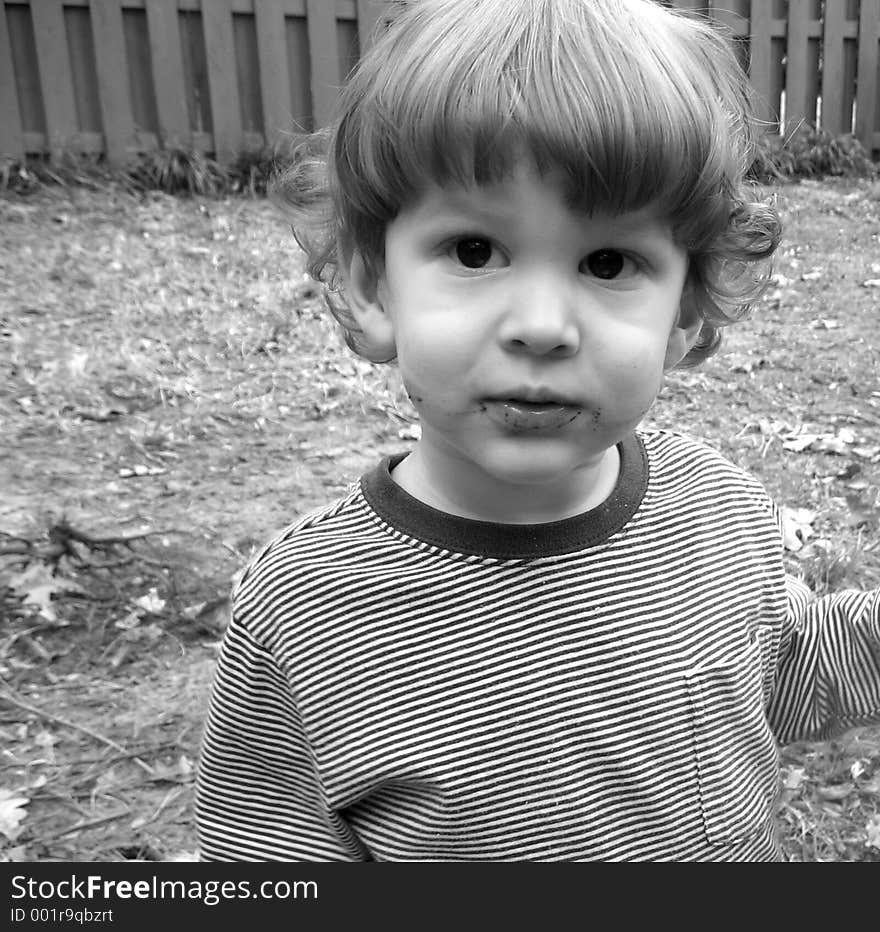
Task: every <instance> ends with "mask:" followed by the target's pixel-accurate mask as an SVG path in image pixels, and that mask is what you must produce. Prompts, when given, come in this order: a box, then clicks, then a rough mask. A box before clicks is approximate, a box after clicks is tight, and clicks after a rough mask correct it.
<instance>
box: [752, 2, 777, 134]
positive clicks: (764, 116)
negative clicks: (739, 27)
mask: <svg viewBox="0 0 880 932" xmlns="http://www.w3.org/2000/svg"><path fill="white" fill-rule="evenodd" d="M772 13H773V11H772V9H771V7H770V6H769V5H768V4H766V3H752V11H751V16H750V17H749V79H750V80H751V82H752V87H753V88H754V91H755V110H756V115H757V117H758V119H759V120H761V121H762V122H763V123H764V124H769V126H770V128H773V127H774V126H775V124H777V123H778V121H779V113H778V107H779V102H778V101H774V99H773V77H772V75H773V70H772V64H771V62H772V56H773V22H772Z"/></svg>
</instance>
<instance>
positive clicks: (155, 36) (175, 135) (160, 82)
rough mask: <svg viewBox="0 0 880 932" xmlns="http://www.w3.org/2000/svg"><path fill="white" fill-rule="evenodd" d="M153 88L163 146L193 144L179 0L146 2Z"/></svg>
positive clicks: (147, 0) (160, 139) (160, 141)
mask: <svg viewBox="0 0 880 932" xmlns="http://www.w3.org/2000/svg"><path fill="white" fill-rule="evenodd" d="M146 10H147V30H148V31H149V34H150V58H151V59H152V62H153V87H154V88H155V92H156V110H157V112H158V117H159V145H160V146H186V145H188V144H189V143H190V127H189V117H188V115H187V110H186V94H185V92H184V90H183V89H184V87H185V86H186V85H185V84H184V79H183V52H182V50H181V47H180V24H179V22H178V13H177V2H176V0H146Z"/></svg>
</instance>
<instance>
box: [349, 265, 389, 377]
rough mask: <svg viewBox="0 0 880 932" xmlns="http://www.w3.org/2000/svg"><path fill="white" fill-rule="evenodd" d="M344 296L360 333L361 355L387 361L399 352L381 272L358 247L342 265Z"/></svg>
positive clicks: (358, 340)
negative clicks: (385, 297) (365, 259)
mask: <svg viewBox="0 0 880 932" xmlns="http://www.w3.org/2000/svg"><path fill="white" fill-rule="evenodd" d="M342 273H343V282H344V287H345V300H346V304H347V305H348V308H349V310H350V311H351V315H352V317H353V318H354V320H355V323H356V324H357V327H358V330H359V331H360V334H359V335H358V338H357V343H358V349H359V352H360V353H361V355H363V356H365V357H366V358H367V359H370V360H372V361H374V362H387V361H388V360H389V359H393V358H394V357H395V356H396V355H397V347H396V345H395V340H394V323H393V321H392V319H391V315H390V314H389V313H388V308H387V307H386V304H387V301H385V300H383V295H382V293H383V283H382V276H381V275H380V274H377V273H376V272H374V271H373V270H372V269H371V268H370V267H369V266H368V265H367V263H366V262H365V261H364V257H363V256H362V255H361V253H360V252H358V251H357V250H355V251H354V252H353V253H352V255H351V258H350V259H349V261H348V262H346V263H344V264H343V267H342Z"/></svg>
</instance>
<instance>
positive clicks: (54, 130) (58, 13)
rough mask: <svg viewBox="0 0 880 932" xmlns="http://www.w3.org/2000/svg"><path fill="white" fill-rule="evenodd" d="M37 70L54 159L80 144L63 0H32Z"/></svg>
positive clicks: (50, 150) (47, 133)
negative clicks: (77, 143) (77, 141)
mask: <svg viewBox="0 0 880 932" xmlns="http://www.w3.org/2000/svg"><path fill="white" fill-rule="evenodd" d="M31 16H32V17H33V23H34V44H35V46H36V50H37V71H38V73H39V75H40V86H41V88H42V92H43V110H44V112H45V115H46V137H47V148H48V149H49V154H50V155H51V157H52V158H53V159H59V158H60V157H61V154H62V153H63V152H64V150H65V149H67V148H71V147H73V146H74V145H75V144H76V136H77V130H78V126H77V124H76V101H75V100H74V96H73V74H72V71H71V67H70V54H69V53H68V49H67V30H66V29H65V26H64V11H63V9H62V5H61V0H31Z"/></svg>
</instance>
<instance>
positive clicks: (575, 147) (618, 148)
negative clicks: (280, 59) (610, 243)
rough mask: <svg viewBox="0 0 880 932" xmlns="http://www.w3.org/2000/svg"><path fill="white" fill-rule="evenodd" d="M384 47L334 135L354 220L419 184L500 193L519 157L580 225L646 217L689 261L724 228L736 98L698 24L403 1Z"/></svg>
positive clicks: (621, 8)
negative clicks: (605, 218) (587, 218)
mask: <svg viewBox="0 0 880 932" xmlns="http://www.w3.org/2000/svg"><path fill="white" fill-rule="evenodd" d="M707 39H708V41H707ZM384 41H385V45H386V47H385V48H384V49H383V50H382V54H379V55H372V56H370V57H369V61H368V62H366V63H365V65H364V68H363V71H362V72H361V73H359V74H358V73H356V74H355V77H354V79H353V81H352V82H350V84H349V89H348V92H347V93H346V94H345V95H344V96H343V99H342V101H341V106H342V109H341V114H342V115H341V117H340V120H339V123H338V125H337V128H336V133H335V141H334V150H335V151H334V157H333V158H332V159H331V163H332V164H333V168H334V174H335V177H334V179H333V180H334V186H338V187H339V188H340V189H341V191H340V193H343V196H344V198H345V199H346V200H348V201H349V202H350V203H351V205H352V206H353V207H354V209H355V213H360V214H362V215H365V216H371V217H372V218H374V219H375V220H378V221H379V222H387V221H389V220H390V219H392V218H393V217H394V216H395V215H396V214H397V213H398V212H399V210H400V208H401V206H402V205H403V204H405V203H406V202H407V201H408V200H410V199H411V198H412V197H413V196H414V195H417V194H418V192H419V191H420V190H422V189H424V188H425V186H426V185H427V184H429V183H432V182H433V183H435V184H439V185H443V184H446V183H450V182H454V183H457V184H460V185H463V186H469V185H475V184H476V185H482V184H487V183H492V182H497V181H502V180H504V179H505V178H506V177H508V176H509V175H510V174H511V173H512V172H513V171H514V169H516V168H517V167H518V166H521V165H522V163H523V161H524V160H529V161H531V163H532V164H533V166H534V167H535V168H536V170H537V171H538V172H539V173H542V174H546V173H549V172H551V171H552V172H555V173H557V174H558V175H559V176H560V177H561V178H562V182H563V185H564V195H565V197H566V199H567V200H568V201H569V202H570V203H571V204H572V205H573V206H576V207H577V208H579V209H582V210H584V211H586V212H587V213H601V212H611V213H618V212H621V211H626V210H637V209H639V208H642V207H645V206H647V205H654V206H656V208H657V209H659V210H660V211H662V213H663V215H664V216H665V217H667V218H669V220H670V221H671V223H672V224H673V227H674V229H675V230H676V235H677V236H678V237H679V238H680V239H681V240H682V241H687V242H688V244H689V246H690V248H692V249H699V248H700V244H701V242H704V241H708V240H710V239H711V238H712V236H714V235H715V234H716V233H717V231H718V230H719V229H720V228H722V227H723V226H724V224H725V223H726V222H727V216H726V206H725V205H726V198H725V195H726V191H727V189H728V188H729V186H730V184H731V183H733V182H734V180H735V179H738V178H739V177H740V176H741V174H742V172H743V171H744V168H745V161H746V154H745V152H743V151H741V150H742V149H743V148H744V145H743V143H742V142H741V141H740V142H738V141H737V140H738V138H741V137H742V135H743V134H742V133H736V132H731V129H733V128H734V127H733V126H732V124H736V123H742V121H743V118H742V114H743V112H744V111H745V106H744V105H745V101H743V100H742V99H738V97H741V93H742V92H741V90H740V87H741V83H740V80H739V76H738V75H737V74H736V71H737V70H738V68H739V66H738V65H737V63H736V61H735V59H734V58H733V55H732V53H731V52H730V50H729V48H728V47H727V44H726V42H725V41H724V40H723V39H722V38H721V37H720V36H718V35H716V34H715V33H714V32H713V31H712V30H711V27H709V26H706V25H704V24H702V23H699V22H697V21H696V20H693V19H690V18H685V17H682V16H679V15H675V14H672V13H670V11H669V10H662V9H660V8H659V7H657V6H656V5H655V4H654V3H653V2H652V0H635V2H633V0H605V2H602V0H522V2H515V0H470V2H467V3H458V4H456V3H449V2H446V3H437V2H434V0H417V2H416V3H415V4H413V5H412V7H411V9H409V10H408V11H407V12H406V13H404V14H403V16H402V17H401V20H400V21H399V22H398V24H397V27H396V28H395V27H392V29H391V30H390V32H389V34H388V35H387V36H386V38H385V40H384ZM683 46H685V47H686V51H687V53H688V54H682V51H683ZM377 51H378V50H377ZM361 88H363V89H365V90H363V91H361V90H360V89H361ZM739 128H740V129H746V127H744V126H740V127H739ZM355 225H357V222H356V221H355ZM351 232H352V233H356V231H354V230H352V231H351Z"/></svg>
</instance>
